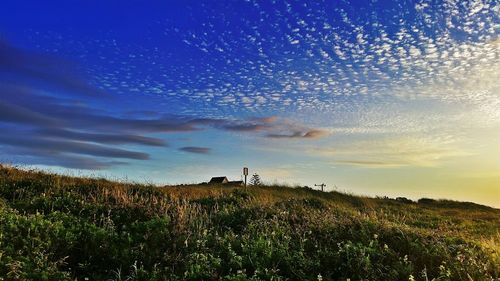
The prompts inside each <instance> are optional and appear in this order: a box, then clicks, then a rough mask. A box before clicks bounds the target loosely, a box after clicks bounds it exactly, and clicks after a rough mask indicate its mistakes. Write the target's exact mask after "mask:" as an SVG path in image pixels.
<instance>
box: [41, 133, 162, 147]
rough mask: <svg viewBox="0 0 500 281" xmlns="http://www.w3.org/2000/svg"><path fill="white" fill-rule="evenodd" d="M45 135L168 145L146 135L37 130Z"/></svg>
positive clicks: (111, 142)
mask: <svg viewBox="0 0 500 281" xmlns="http://www.w3.org/2000/svg"><path fill="white" fill-rule="evenodd" d="M37 133H38V134H40V136H44V137H57V138H62V139H71V140H77V141H89V142H95V143H106V144H127V143H135V144H142V145H150V146H166V145H167V144H166V142H165V141H164V140H162V139H159V138H151V137H144V136H138V135H126V134H102V133H87V132H77V131H71V130H64V129H42V130H40V131H38V132H37Z"/></svg>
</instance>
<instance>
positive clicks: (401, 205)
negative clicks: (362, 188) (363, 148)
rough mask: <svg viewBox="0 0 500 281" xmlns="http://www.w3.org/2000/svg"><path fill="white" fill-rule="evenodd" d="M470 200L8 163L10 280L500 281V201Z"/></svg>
mask: <svg viewBox="0 0 500 281" xmlns="http://www.w3.org/2000/svg"><path fill="white" fill-rule="evenodd" d="M186 191H187V193H186ZM176 192H180V193H181V194H182V196H181V197H180V196H179V195H178V193H176ZM203 192H204V193H203ZM422 200H423V201H422ZM399 201H401V200H399ZM407 203H408V204H407ZM459 208H460V203H458V202H452V201H443V200H440V201H435V200H428V199H421V200H419V202H418V204H413V203H412V204H410V202H398V201H397V200H388V199H370V198H361V197H355V196H350V195H347V194H342V193H338V192H331V193H325V192H319V191H316V190H310V189H304V188H300V189H291V188H284V187H266V186H263V187H260V188H255V189H252V188H249V189H248V191H243V190H242V189H234V188H229V189H225V188H224V189H221V188H220V187H201V189H196V188H195V187H191V188H190V187H183V188H182V189H179V190H178V191H175V190H174V189H160V188H155V187H150V186H149V187H148V186H140V185H125V184H117V183H113V182H109V181H106V180H90V179H76V178H74V179H72V178H69V177H61V176H55V175H47V174H43V173H39V172H23V171H20V170H16V169H11V168H0V280H86V279H85V278H88V279H87V280H347V279H350V280H388V281H390V280H412V278H413V279H414V280H496V279H498V277H499V264H500V263H499V250H498V243H499V242H498V241H499V240H498V238H499V237H498V229H499V227H500V216H499V214H500V213H499V211H498V210H496V209H492V208H487V207H482V206H480V207H477V208H474V205H471V204H466V205H464V209H463V210H462V209H459Z"/></svg>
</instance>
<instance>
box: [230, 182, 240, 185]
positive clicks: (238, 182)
mask: <svg viewBox="0 0 500 281" xmlns="http://www.w3.org/2000/svg"><path fill="white" fill-rule="evenodd" d="M228 183H229V184H240V185H241V184H243V181H229V182H228Z"/></svg>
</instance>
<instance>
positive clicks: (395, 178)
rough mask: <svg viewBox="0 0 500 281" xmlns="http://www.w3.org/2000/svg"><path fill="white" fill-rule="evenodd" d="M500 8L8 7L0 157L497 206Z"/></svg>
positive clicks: (72, 169) (99, 170)
mask: <svg viewBox="0 0 500 281" xmlns="http://www.w3.org/2000/svg"><path fill="white" fill-rule="evenodd" d="M499 14H500V12H499V5H498V4H497V3H496V2H495V1H451V0H450V1H308V2H304V1H148V2H147V3H146V2H141V1H50V2H49V3H47V2H41V1H5V3H3V8H2V10H1V11H0V95H1V100H0V129H1V130H2V131H3V132H5V133H4V134H3V135H2V136H0V152H1V153H2V158H3V159H2V162H8V163H12V164H24V165H34V166H36V167H40V168H43V169H51V170H55V171H58V172H65V173H77V174H90V175H106V176H108V177H114V178H119V179H124V178H127V179H129V180H137V181H144V180H147V181H152V182H156V183H186V182H199V181H204V180H208V179H209V178H210V177H211V176H217V175H227V176H228V177H230V178H234V179H239V178H240V176H241V167H243V166H249V167H250V170H251V172H257V173H259V174H260V175H261V176H262V178H263V179H264V180H265V181H268V182H274V181H278V182H286V183H289V184H302V185H313V184H315V183H321V182H325V183H326V184H327V185H328V186H327V189H329V188H330V189H331V188H337V189H339V190H344V191H348V192H353V193H357V194H368V195H389V196H408V197H411V198H419V197H424V196H427V197H434V198H443V197H445V198H452V199H459V200H470V201H477V202H481V203H485V204H490V205H496V206H499V204H500V203H499V201H500V200H499V199H498V198H499V197H500V194H499V189H500V162H499V161H500V160H499V158H500V157H498V155H500V146H499V143H500V133H499V132H500V130H499V129H500V96H499V95H500V83H499V82H498V77H500V73H499V72H500V58H499V56H500V53H499V45H500V40H499V39H498V34H499V26H500V21H499Z"/></svg>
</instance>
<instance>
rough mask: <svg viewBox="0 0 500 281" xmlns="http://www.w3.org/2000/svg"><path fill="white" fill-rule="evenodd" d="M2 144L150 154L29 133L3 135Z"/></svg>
mask: <svg viewBox="0 0 500 281" xmlns="http://www.w3.org/2000/svg"><path fill="white" fill-rule="evenodd" d="M0 144H3V145H7V146H12V147H23V148H31V149H32V150H38V151H46V152H50V151H52V152H66V153H75V154H85V155H92V156H100V157H111V158H125V159H137V160H146V159H149V155H148V154H146V153H142V152H135V151H130V150H126V149H120V148H113V147H107V146H102V145H97V144H91V143H86V142H78V141H68V140H54V139H45V138H32V137H31V135H30V134H29V133H27V134H25V135H21V134H16V135H1V136H0Z"/></svg>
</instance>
